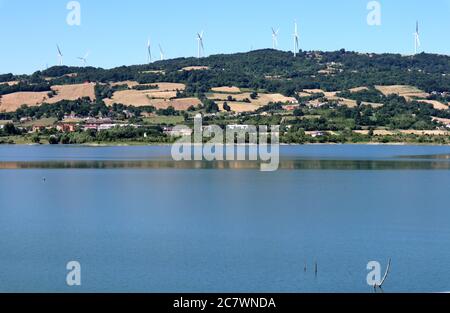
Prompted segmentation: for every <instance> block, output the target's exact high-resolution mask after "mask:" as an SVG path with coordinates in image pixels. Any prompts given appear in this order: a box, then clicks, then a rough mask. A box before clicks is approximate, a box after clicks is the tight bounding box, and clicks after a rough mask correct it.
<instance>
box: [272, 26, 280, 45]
mask: <svg viewBox="0 0 450 313" xmlns="http://www.w3.org/2000/svg"><path fill="white" fill-rule="evenodd" d="M279 32H280V29H279V28H278V29H277V30H276V31H275V29H274V28H273V27H272V47H273V49H274V50H276V49H277V48H278V33H279Z"/></svg>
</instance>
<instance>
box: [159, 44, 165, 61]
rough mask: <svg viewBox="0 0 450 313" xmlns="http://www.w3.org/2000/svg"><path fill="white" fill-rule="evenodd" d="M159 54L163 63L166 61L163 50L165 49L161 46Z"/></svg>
mask: <svg viewBox="0 0 450 313" xmlns="http://www.w3.org/2000/svg"><path fill="white" fill-rule="evenodd" d="M159 54H160V56H161V61H164V50H163V48H162V47H161V45H159Z"/></svg>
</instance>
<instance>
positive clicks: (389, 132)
mask: <svg viewBox="0 0 450 313" xmlns="http://www.w3.org/2000/svg"><path fill="white" fill-rule="evenodd" d="M354 132H355V133H357V134H362V135H367V134H369V131H368V130H355V131H354ZM373 133H374V135H375V136H395V135H397V134H403V135H417V136H450V131H446V130H381V129H380V130H374V132H373Z"/></svg>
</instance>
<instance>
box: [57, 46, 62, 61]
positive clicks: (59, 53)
mask: <svg viewBox="0 0 450 313" xmlns="http://www.w3.org/2000/svg"><path fill="white" fill-rule="evenodd" d="M56 49H58V64H59V66H62V65H63V54H62V52H61V49H60V48H59V45H56Z"/></svg>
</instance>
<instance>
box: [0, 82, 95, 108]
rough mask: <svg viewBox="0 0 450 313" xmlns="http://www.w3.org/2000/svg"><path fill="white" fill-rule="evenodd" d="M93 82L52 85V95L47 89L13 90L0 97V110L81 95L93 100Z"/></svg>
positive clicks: (69, 98)
mask: <svg viewBox="0 0 450 313" xmlns="http://www.w3.org/2000/svg"><path fill="white" fill-rule="evenodd" d="M94 86H95V85H94V84H92V83H87V84H77V85H61V86H52V87H51V89H52V90H54V91H55V92H56V95H55V96H53V97H49V96H48V92H47V91H43V92H15V93H11V94H7V95H4V96H2V97H0V111H1V112H14V111H16V110H17V109H18V108H20V107H21V106H22V105H24V104H26V105H28V106H38V105H41V104H43V103H56V102H59V101H61V100H77V99H79V98H83V97H89V98H91V99H92V100H95V91H94Z"/></svg>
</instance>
